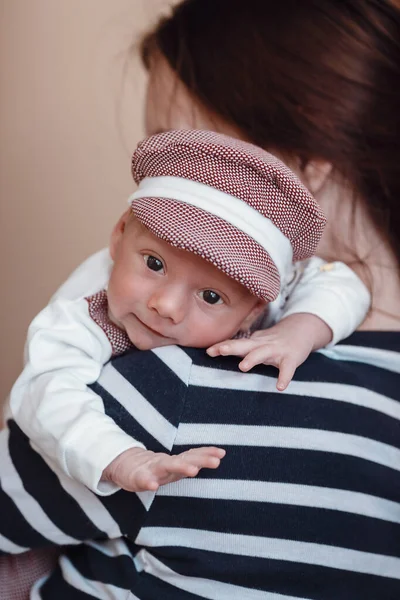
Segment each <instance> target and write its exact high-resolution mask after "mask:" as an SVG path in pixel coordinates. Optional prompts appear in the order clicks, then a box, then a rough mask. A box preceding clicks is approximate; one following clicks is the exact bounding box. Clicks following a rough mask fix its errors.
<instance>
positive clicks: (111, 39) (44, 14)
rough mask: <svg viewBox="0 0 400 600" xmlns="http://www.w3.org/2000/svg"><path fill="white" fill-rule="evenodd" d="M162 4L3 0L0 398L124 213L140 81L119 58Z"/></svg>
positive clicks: (137, 71)
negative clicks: (64, 287)
mask: <svg viewBox="0 0 400 600" xmlns="http://www.w3.org/2000/svg"><path fill="white" fill-rule="evenodd" d="M168 4H169V2H168V1H167V0H0V56H1V58H0V60H1V64H0V72H1V75H0V77H1V79H0V90H1V105H0V106H1V112H0V137H1V146H0V186H1V189H0V191H1V195H0V227H1V235H0V244H1V246H0V256H1V259H0V260H1V263H0V268H1V271H0V272H1V292H0V293H1V296H0V298H1V299H0V319H1V321H0V325H1V327H0V332H1V336H0V345H1V350H0V356H1V360H0V401H1V399H2V398H4V397H5V396H6V394H7V393H8V391H9V388H10V386H11V384H12V382H13V380H14V379H15V377H16V376H17V375H18V373H19V371H20V369H21V365H22V349H23V342H24V337H25V332H26V328H27V326H28V324H29V322H30V320H31V319H32V317H33V316H34V315H35V314H36V313H37V312H38V311H39V310H40V309H41V308H42V307H43V306H44V305H45V304H46V302H47V299H48V298H49V296H50V295H51V294H52V293H53V292H54V291H55V289H56V288H57V287H58V285H59V284H60V283H62V281H63V280H64V279H65V278H66V277H67V276H68V274H69V273H70V272H71V270H72V269H73V268H74V267H75V266H76V265H77V264H78V263H79V262H81V261H82V260H83V259H84V258H85V257H86V256H88V255H89V254H90V253H92V252H94V251H95V250H97V249H99V248H101V247H103V246H105V245H106V244H107V240H108V234H109V231H110V228H111V226H112V224H113V221H114V220H115V219H116V218H117V216H118V215H119V214H120V213H121V212H122V210H123V209H124V207H125V201H126V198H127V196H128V194H129V193H130V191H131V190H132V188H133V186H132V181H131V178H130V172H129V163H130V152H131V150H132V149H133V147H134V145H135V144H136V142H137V141H138V140H139V139H140V137H141V136H142V134H143V131H142V100H143V91H144V82H145V76H144V73H143V72H142V70H141V67H140V65H139V63H138V62H136V63H135V64H131V65H130V66H129V68H128V70H127V71H126V78H125V79H124V70H125V68H126V67H127V61H126V59H127V49H128V47H129V46H130V44H131V42H132V41H133V40H134V39H135V38H136V37H137V35H138V33H139V32H141V31H143V30H144V29H145V28H146V27H147V26H148V25H149V24H150V23H151V22H153V21H154V20H155V18H156V16H157V15H158V14H159V13H160V10H161V9H164V8H165V6H167V5H168ZM124 80H125V84H124Z"/></svg>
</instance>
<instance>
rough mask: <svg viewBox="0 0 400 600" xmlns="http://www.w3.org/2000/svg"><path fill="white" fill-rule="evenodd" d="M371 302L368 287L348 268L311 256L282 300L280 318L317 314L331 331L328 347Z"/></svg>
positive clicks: (357, 322)
mask: <svg viewBox="0 0 400 600" xmlns="http://www.w3.org/2000/svg"><path fill="white" fill-rule="evenodd" d="M370 305H371V295H370V293H369V291H368V289H367V287H366V286H365V285H364V283H363V282H362V281H361V279H360V278H359V277H358V276H357V275H356V274H355V273H354V271H352V269H350V267H348V266H347V265H345V264H344V263H341V262H333V263H327V262H326V261H324V260H322V258H318V257H314V258H311V259H310V260H308V261H305V262H304V263H303V273H302V275H301V277H300V278H299V280H298V282H297V284H296V286H295V287H294V289H293V290H292V291H291V293H290V295H289V298H288V299H287V301H286V303H285V306H284V308H283V311H282V315H281V318H282V319H283V318H284V317H288V316H289V315H292V314H295V313H309V314H313V315H316V316H317V317H319V318H320V319H322V320H323V321H324V322H325V323H326V324H327V325H328V326H329V327H330V328H331V330H332V333H333V338H332V341H331V343H330V344H329V347H331V346H333V345H334V344H336V343H337V342H339V341H340V340H343V339H345V338H347V337H348V336H349V335H350V334H351V333H353V331H355V330H356V329H357V327H358V326H359V325H360V324H361V323H362V322H363V320H364V319H365V317H366V315H367V313H368V310H369V308H370Z"/></svg>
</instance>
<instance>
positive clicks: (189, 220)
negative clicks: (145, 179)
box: [132, 198, 280, 301]
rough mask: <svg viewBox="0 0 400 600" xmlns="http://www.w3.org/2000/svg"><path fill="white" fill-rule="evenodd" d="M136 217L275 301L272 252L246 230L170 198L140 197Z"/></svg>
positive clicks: (134, 207) (277, 281) (276, 279)
mask: <svg viewBox="0 0 400 600" xmlns="http://www.w3.org/2000/svg"><path fill="white" fill-rule="evenodd" d="M132 211H133V213H134V214H135V216H136V217H137V218H138V219H139V221H141V223H143V225H144V226H145V227H147V228H148V229H149V230H150V231H151V232H152V233H153V234H154V235H156V236H157V237H159V238H161V239H163V240H165V241H166V242H168V243H169V244H171V245H172V246H175V247H176V248H181V249H182V250H187V251H188V252H193V253H194V254H197V255H198V256H201V257H202V258H204V260H207V261H208V262H210V263H212V264H213V265H214V266H215V267H217V268H218V269H220V270H221V271H223V272H224V273H225V274H226V275H228V277H231V278H232V279H234V280H235V281H238V282H239V283H241V284H242V285H244V286H245V287H246V288H247V289H248V290H249V291H250V292H251V293H252V294H254V295H255V296H257V297H259V298H262V299H263V300H267V301H273V300H275V299H276V297H277V296H278V294H279V290H280V277H279V273H278V270H277V268H276V266H275V264H274V262H273V261H272V259H271V257H270V256H269V254H268V253H267V252H266V250H264V248H263V247H262V246H261V245H260V244H258V243H257V242H255V241H254V240H253V239H252V238H251V237H250V236H248V235H247V234H246V233H243V232H242V231H240V230H239V229H237V228H236V227H234V226H233V225H231V224H229V223H227V222H226V221H224V220H223V219H221V218H219V217H216V216H215V215H212V214H210V213H208V212H206V211H204V210H202V209H199V208H197V207H194V206H191V205H188V204H185V203H183V202H179V201H177V200H172V199H168V198H139V199H136V200H135V201H134V203H133V204H132Z"/></svg>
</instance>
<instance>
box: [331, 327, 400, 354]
mask: <svg viewBox="0 0 400 600" xmlns="http://www.w3.org/2000/svg"><path fill="white" fill-rule="evenodd" d="M339 344H341V345H343V346H364V347H366V348H380V349H381V350H391V351H392V352H400V332H399V331H355V332H354V333H352V334H351V335H350V336H349V337H348V338H347V339H345V340H342V341H341V342H339Z"/></svg>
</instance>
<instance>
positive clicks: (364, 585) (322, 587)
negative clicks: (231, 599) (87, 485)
mask: <svg viewBox="0 0 400 600" xmlns="http://www.w3.org/2000/svg"><path fill="white" fill-rule="evenodd" d="M157 558H158V559H159V560H161V561H162V562H163V563H164V564H165V565H167V567H169V568H170V569H172V570H173V571H176V572H178V573H180V574H182V575H185V576H188V577H190V576H193V572H194V571H195V572H196V575H197V576H198V577H202V578H205V579H211V580H214V579H215V580H217V581H222V582H225V583H231V584H233V585H237V586H241V587H245V588H246V587H250V588H253V589H260V590H264V591H265V592H274V593H278V594H284V595H288V596H294V597H297V596H298V597H299V598H313V599H314V600H395V599H396V600H397V599H398V598H400V581H398V580H395V579H387V578H385V579H383V578H382V577H377V576H375V575H365V574H361V573H353V572H352V571H344V570H342V569H329V568H326V567H321V566H318V565H307V564H305V563H293V562H286V561H281V560H270V559H263V558H254V557H247V556H234V555H232V554H220V553H216V552H207V551H199V550H192V549H191V548H184V549H181V548H176V547H174V548H168V547H163V548H157ZM156 597H157V596H152V598H156Z"/></svg>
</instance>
